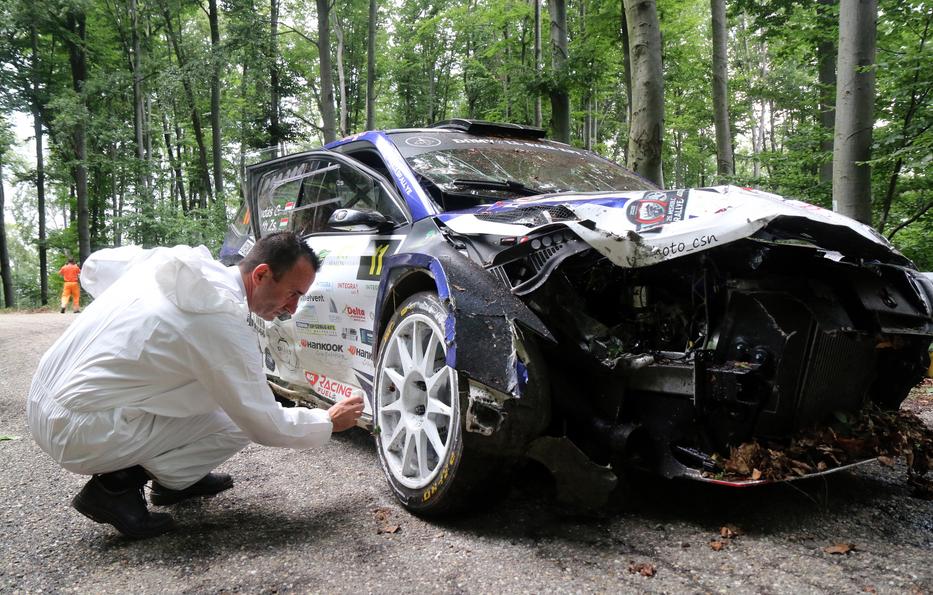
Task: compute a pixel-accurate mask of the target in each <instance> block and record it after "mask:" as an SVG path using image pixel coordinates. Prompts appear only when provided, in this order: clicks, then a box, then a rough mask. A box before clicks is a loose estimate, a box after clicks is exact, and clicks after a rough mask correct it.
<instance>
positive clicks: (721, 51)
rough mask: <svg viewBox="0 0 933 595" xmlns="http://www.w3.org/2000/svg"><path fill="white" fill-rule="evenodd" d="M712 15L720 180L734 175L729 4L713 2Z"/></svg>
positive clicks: (714, 94)
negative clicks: (727, 23) (730, 115)
mask: <svg viewBox="0 0 933 595" xmlns="http://www.w3.org/2000/svg"><path fill="white" fill-rule="evenodd" d="M710 12H711V13H712V15H713V19H712V21H713V113H714V121H715V126H716V172H717V173H718V174H719V176H720V177H729V176H731V175H733V174H734V173H735V161H734V159H733V157H732V132H731V130H730V127H729V68H728V66H729V58H728V53H727V43H726V42H727V41H728V33H729V30H728V27H727V26H726V1H725V0H710Z"/></svg>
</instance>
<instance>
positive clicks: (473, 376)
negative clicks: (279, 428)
mask: <svg viewBox="0 0 933 595" xmlns="http://www.w3.org/2000/svg"><path fill="white" fill-rule="evenodd" d="M425 290H433V291H436V292H437V295H438V297H439V298H440V299H441V301H442V302H443V303H444V304H445V306H446V307H447V311H448V317H447V321H446V324H445V329H444V332H445V340H446V343H447V364H448V365H449V366H451V367H452V368H454V369H456V370H457V372H458V375H459V377H460V378H461V394H462V395H463V398H465V399H466V400H467V403H466V415H465V428H466V429H467V431H468V432H474V433H476V434H480V435H483V436H487V437H495V438H494V440H493V441H494V442H495V443H496V444H497V445H498V447H506V448H507V447H508V446H510V445H511V446H514V447H515V448H521V447H522V446H523V445H524V444H525V442H527V440H529V439H530V438H533V437H534V436H536V435H537V434H538V433H539V432H540V431H541V430H542V429H543V427H544V426H545V425H546V423H547V420H548V418H549V391H548V384H549V383H548V380H547V377H546V375H545V374H544V370H543V368H541V369H537V370H536V369H534V368H535V366H536V364H535V363H531V364H529V361H528V360H529V358H530V357H533V356H534V354H535V347H534V345H532V344H531V343H534V342H535V341H538V340H547V341H553V340H554V337H553V335H552V334H551V332H550V331H549V330H548V329H547V327H546V326H545V325H544V323H543V322H542V321H541V320H540V318H538V316H537V315H535V314H534V313H533V312H532V311H531V310H530V309H529V308H528V307H527V306H526V305H525V304H524V303H523V302H522V301H521V300H519V299H518V298H517V297H515V296H514V295H512V294H511V292H510V291H509V290H508V289H507V288H505V287H504V286H502V284H501V283H500V282H499V281H498V280H497V279H496V278H495V277H493V276H492V275H491V274H489V273H488V272H487V271H486V270H484V269H483V268H481V267H479V266H478V265H476V264H475V263H473V262H472V261H470V260H469V259H468V258H466V257H465V256H464V255H462V254H461V253H460V252H458V251H457V250H456V249H455V248H454V247H453V246H451V245H450V244H448V243H447V242H446V240H445V239H443V238H439V241H437V242H432V243H431V245H430V246H428V247H425V246H422V247H420V248H419V252H417V253H416V252H399V253H396V254H395V255H393V256H392V257H390V258H387V259H386V262H385V265H384V268H383V273H382V279H381V281H380V288H379V295H378V297H377V300H376V312H375V323H374V329H373V331H374V332H375V335H376V337H377V338H378V344H377V346H376V352H377V353H378V350H379V349H380V348H381V345H382V343H383V340H384V339H385V337H387V336H388V335H389V333H391V331H392V329H391V327H390V326H389V325H390V324H391V323H390V321H391V318H392V314H393V313H394V312H395V309H396V308H397V305H398V304H401V302H402V301H404V299H405V298H406V297H408V296H409V295H412V294H413V293H416V292H418V291H425ZM471 347H472V348H471Z"/></svg>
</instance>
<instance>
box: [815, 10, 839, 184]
mask: <svg viewBox="0 0 933 595" xmlns="http://www.w3.org/2000/svg"><path fill="white" fill-rule="evenodd" d="M835 4H836V0H819V5H818V6H817V14H818V19H819V21H818V22H819V23H822V26H821V28H824V27H828V26H829V24H830V23H831V22H832V21H833V14H832V7H833V6H834V5H835ZM816 56H817V62H818V64H819V85H820V127H821V128H822V129H823V140H821V141H820V151H821V152H822V153H823V161H822V162H821V163H820V183H822V184H825V185H826V186H830V185H831V184H832V183H833V161H832V154H833V127H834V126H835V122H836V111H835V109H834V106H833V98H834V97H835V94H836V42H835V41H834V40H833V39H831V38H826V39H822V40H821V41H820V42H819V43H818V44H817V47H816Z"/></svg>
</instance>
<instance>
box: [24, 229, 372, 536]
mask: <svg viewBox="0 0 933 595" xmlns="http://www.w3.org/2000/svg"><path fill="white" fill-rule="evenodd" d="M319 267H320V260H319V259H318V257H317V255H316V254H315V253H314V251H313V250H312V249H311V248H310V247H309V246H308V245H307V244H306V243H304V242H303V241H301V239H300V238H298V237H297V236H296V235H294V234H292V233H288V232H282V233H275V234H271V235H268V236H266V237H264V238H262V239H261V240H259V241H258V242H257V243H256V245H255V246H254V247H253V249H252V250H251V251H250V253H249V254H248V255H247V256H246V258H245V259H244V260H243V261H242V262H241V263H240V264H239V266H236V267H229V268H227V267H224V266H223V265H221V264H220V263H218V262H216V261H215V260H213V259H212V258H211V256H210V253H209V252H208V251H207V249H206V248H204V247H203V246H201V247H198V248H190V247H188V246H176V247H174V248H156V249H154V250H143V249H141V248H138V247H135V246H133V247H126V248H116V249H109V250H102V251H100V252H96V253H94V254H92V255H91V257H90V258H89V259H88V260H87V262H86V263H85V265H84V269H83V272H82V274H81V282H82V284H83V285H84V287H85V289H86V290H87V291H88V292H89V293H91V295H93V296H95V300H94V302H93V303H92V304H91V305H90V306H88V307H87V308H85V311H84V314H82V315H81V316H80V317H79V318H76V319H75V321H74V322H73V323H72V324H71V326H69V327H68V329H67V330H66V331H65V333H64V334H63V335H62V336H61V337H59V339H58V340H57V341H56V342H55V344H54V345H52V347H51V348H50V349H49V350H48V352H46V354H45V355H44V356H43V357H42V360H41V361H40V362H39V368H38V370H37V371H36V375H35V377H34V378H33V381H32V387H31V389H30V391H29V398H28V404H27V416H28V418H29V427H30V429H31V431H32V435H33V438H34V439H35V441H36V442H37V443H38V444H39V446H40V447H41V448H42V449H43V450H45V451H46V452H47V453H48V454H49V455H51V456H52V457H53V458H54V459H55V461H57V462H58V464H60V465H61V466H62V467H64V468H65V469H67V470H68V471H71V472H73V473H80V474H84V475H92V477H91V479H90V481H88V482H87V484H86V485H85V486H84V488H83V489H82V490H81V491H80V492H79V493H78V495H77V496H75V497H74V499H73V500H72V506H74V507H75V508H76V509H77V510H78V512H80V513H81V514H83V515H85V516H86V517H88V518H90V519H92V520H94V521H97V522H99V523H109V524H111V525H113V526H114V527H116V528H117V529H118V530H119V531H120V532H121V533H123V534H124V535H127V536H129V537H134V538H143V537H152V536H155V535H160V534H162V533H165V532H167V531H170V530H172V529H173V528H174V521H173V519H172V517H171V516H170V515H169V514H166V513H155V512H150V511H149V510H148V508H147V506H146V502H145V499H144V496H143V486H144V485H145V484H146V482H147V481H149V480H150V479H151V480H152V489H151V492H150V500H151V501H152V503H153V504H155V505H168V504H174V503H176V502H179V501H181V500H184V499H186V498H191V497H195V496H205V495H211V494H216V493H218V492H221V491H223V490H226V489H228V488H230V487H232V485H233V481H232V480H231V478H230V476H229V475H224V474H216V473H211V471H212V470H213V469H214V468H215V467H217V466H218V465H219V464H220V463H222V462H223V461H225V460H227V459H228V458H230V457H231V456H233V455H234V454H235V453H237V452H238V451H240V450H241V449H242V448H244V447H245V446H246V445H247V444H249V443H250V442H255V443H258V444H264V445H268V446H280V447H286V448H309V447H313V446H319V445H321V444H324V443H325V442H327V440H328V439H329V438H330V435H331V432H339V431H342V430H345V429H347V428H350V427H352V426H353V425H354V424H355V423H356V420H357V419H358V418H359V416H360V414H361V413H362V411H363V401H362V398H361V397H360V396H359V395H358V394H356V395H354V396H352V397H350V398H347V399H344V400H343V401H341V402H339V403H337V404H336V405H334V406H333V407H331V408H330V409H328V410H326V411H325V410H320V409H306V408H300V407H295V408H288V409H284V408H282V407H281V406H280V405H279V404H278V403H277V402H276V400H275V398H274V397H273V395H272V392H271V390H270V389H269V387H268V385H267V384H266V379H265V376H264V373H263V365H262V359H261V356H260V353H259V350H258V348H257V343H256V335H255V333H254V331H253V330H252V329H251V328H250V327H249V325H248V322H247V316H248V311H251V312H253V314H254V315H256V316H259V317H260V318H263V319H264V320H272V319H274V318H276V317H277V316H280V315H282V314H286V313H287V314H293V313H294V312H295V309H296V307H297V304H298V300H299V298H300V297H301V296H302V295H304V294H305V293H306V292H307V291H308V288H309V287H311V283H312V282H313V281H314V276H315V273H316V272H317V270H318V268H319Z"/></svg>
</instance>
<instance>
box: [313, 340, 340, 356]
mask: <svg viewBox="0 0 933 595" xmlns="http://www.w3.org/2000/svg"><path fill="white" fill-rule="evenodd" d="M308 349H314V350H315V351H323V352H324V353H343V345H340V344H339V343H324V342H322V341H309V342H308Z"/></svg>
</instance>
